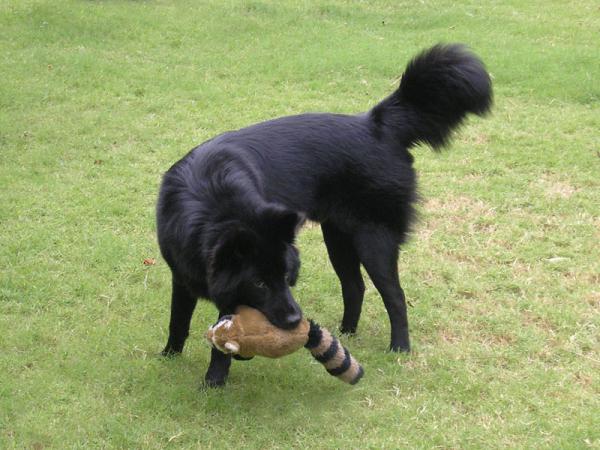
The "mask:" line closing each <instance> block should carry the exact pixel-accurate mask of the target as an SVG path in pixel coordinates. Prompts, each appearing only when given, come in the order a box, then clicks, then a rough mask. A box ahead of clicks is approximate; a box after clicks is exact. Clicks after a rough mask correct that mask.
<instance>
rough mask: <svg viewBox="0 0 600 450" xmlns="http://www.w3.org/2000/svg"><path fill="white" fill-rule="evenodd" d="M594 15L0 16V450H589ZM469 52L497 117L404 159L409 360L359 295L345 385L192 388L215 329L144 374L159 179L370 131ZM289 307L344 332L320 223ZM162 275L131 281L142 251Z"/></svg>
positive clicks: (335, 4) (384, 11) (221, 12)
mask: <svg viewBox="0 0 600 450" xmlns="http://www.w3.org/2000/svg"><path fill="white" fill-rule="evenodd" d="M598 12H599V11H598V5H597V3H596V2H593V1H588V0H582V1H579V2H576V3H572V2H561V1H543V2H542V1H537V0H536V1H530V2H521V1H506V2H496V1H490V2H476V1H465V2H459V3H458V4H457V2H451V1H446V0H443V1H442V0H440V1H436V2H432V1H421V2H408V1H388V2H384V1H373V2H358V1H357V2H350V1H342V0H330V1H327V2H293V1H289V0H288V1H281V2H260V1H239V2H238V1H223V2H222V1H216V0H215V1H202V2H196V1H191V0H187V1H186V0H181V1H177V2H170V1H164V0H163V1H161V0H157V1H152V2H150V1H135V2H134V1H54V2H50V1H42V0H39V1H38V0H36V1H32V0H22V1H17V0H3V1H1V2H0V46H1V47H0V48H1V51H2V60H1V61H0V76H1V79H2V82H1V83H0V186H1V190H0V195H1V201H0V259H1V261H2V270H1V271H0V330H1V334H0V378H1V379H2V382H1V383H0V448H26V447H27V448H35V449H41V448H84V447H85V448H100V447H101V448H240V447H244V448H293V447H298V448H373V449H379V448H432V447H443V448H506V447H512V448H536V449H537V448H586V447H592V448H600V431H599V430H600V377H599V375H598V374H599V373H600V371H599V369H600V368H599V366H600V342H599V336H600V314H599V312H600V311H599V310H600V288H599V285H600V251H599V246H598V242H599V239H600V206H599V205H600V195H599V192H600V191H599V188H600V181H599V179H600V178H599V177H598V173H599V169H600V154H599V153H598V152H599V150H600V140H599V135H598V129H600V108H599V103H598V102H599V100H600V80H599V76H600V59H599V58H598V47H597V36H598V29H599V27H600V19H599V18H598V17H599V16H598ZM438 41H452V42H453V41H458V42H465V43H467V44H469V45H470V46H471V47H472V48H473V49H474V50H475V51H476V52H477V53H478V54H480V55H481V57H482V58H483V60H484V61H485V62H486V63H487V65H488V68H489V70H490V72H491V73H492V75H493V79H494V83H495V94H496V106H495V109H494V113H493V115H492V116H491V117H490V118H487V119H477V120H471V121H469V123H468V125H467V126H465V127H464V128H463V129H462V131H461V132H460V133H459V134H458V135H457V136H456V139H455V141H454V144H453V146H452V148H451V149H450V150H449V151H447V152H443V153H441V154H433V153H431V152H430V151H429V150H428V149H426V148H421V149H417V150H416V151H415V152H414V153H415V156H416V160H417V166H418V169H419V171H420V179H421V193H422V196H423V198H424V200H423V203H422V204H421V207H420V210H421V220H420V223H419V225H418V227H417V228H416V231H415V233H414V236H413V239H412V240H411V242H410V243H409V244H408V245H406V246H405V247H404V248H403V251H402V255H401V259H400V263H399V270H400V274H401V277H402V279H403V284H404V287H405V290H406V293H407V296H408V298H409V299H410V301H411V303H412V305H413V307H412V308H410V321H411V328H412V340H413V346H414V351H413V353H412V354H410V355H408V356H403V355H397V354H391V353H386V352H385V351H384V350H385V348H386V346H387V343H388V322H387V318H386V317H385V310H384V308H383V305H382V302H381V300H380V298H379V297H378V295H377V292H376V291H375V290H374V289H373V287H372V285H370V284H369V286H368V289H367V294H366V300H365V310H364V313H363V318H362V321H361V324H360V327H359V333H358V335H357V336H356V337H353V338H343V341H344V342H345V343H346V344H347V345H348V346H349V348H350V349H351V350H352V352H353V353H354V354H355V356H356V357H357V358H358V359H359V360H360V361H361V362H362V363H363V365H364V367H365V369H366V376H365V378H364V379H363V381H361V383H360V384H359V385H357V386H356V387H349V386H346V385H343V384H342V383H340V382H339V381H337V380H335V379H334V378H332V377H330V376H329V375H327V374H326V373H325V371H324V370H323V369H322V368H321V367H320V366H317V365H314V364H311V362H310V357H309V355H308V354H307V353H305V352H299V353H296V354H294V355H291V356H289V357H287V358H284V359H281V360H276V361H269V360H254V361H252V362H250V363H235V364H234V366H233V368H232V372H231V376H230V380H229V384H228V386H227V388H226V389H223V390H198V386H199V382H200V379H201V377H202V376H203V373H204V370H205V369H206V367H207V363H208V357H209V352H208V350H207V347H206V345H205V344H204V343H203V341H202V334H203V332H204V330H205V329H206V328H207V327H208V326H209V325H210V324H211V323H212V322H213V321H214V319H215V312H214V310H213V308H212V307H211V306H210V305H208V304H202V305H201V306H200V307H199V309H198V311H197V313H196V315H195V317H194V322H193V327H192V328H193V330H192V335H191V338H190V340H189V343H188V346H187V348H186V351H185V353H184V355H183V356H182V357H181V358H177V359H174V360H164V359H160V358H158V357H157V356H156V355H157V352H158V351H159V349H160V348H161V347H162V345H163V344H164V342H165V339H166V334H167V331H166V325H167V320H168V308H169V305H168V303H169V302H168V297H169V274H168V269H167V267H166V265H165V263H164V261H163V260H161V259H160V258H159V254H158V248H157V245H156V239H155V225H154V203H155V199H156V193H157V187H158V183H159V181H160V176H161V174H162V173H163V172H164V171H165V170H166V169H167V168H168V167H169V166H170V164H172V163H173V162H174V161H176V160H177V159H178V158H179V157H180V156H182V155H183V154H184V153H185V152H186V151H187V150H188V149H190V148H191V147H193V146H194V145H196V144H197V143H199V142H201V141H203V140H205V139H207V138H209V137H211V136H213V135H215V134H217V133H219V132H222V131H224V130H227V129H232V128H238V127H241V126H244V125H246V124H250V123H253V122H256V121H259V120H262V119H266V118H270V117H274V116H280V115H285V114H292V113H297V112H303V111H336V112H358V111H364V110H366V109H368V108H369V107H370V106H372V105H373V104H374V103H375V102H376V101H378V100H379V99H381V98H383V96H385V95H386V94H387V93H389V92H390V91H391V90H392V89H393V85H394V84H395V83H396V81H397V77H398V75H399V74H400V73H401V71H402V69H403V67H404V64H405V63H406V61H407V59H408V58H409V57H410V56H412V55H413V54H415V53H416V52H417V51H418V50H420V49H422V48H424V47H426V46H429V45H431V44H433V43H435V42H438ZM299 247H300V249H301V252H302V261H303V269H302V275H301V280H300V282H299V285H298V287H297V288H296V290H295V295H296V296H297V298H298V299H300V302H301V304H302V306H303V308H304V310H305V313H306V314H307V315H308V316H310V317H313V318H315V319H316V320H318V321H319V322H321V323H322V324H323V325H325V326H327V327H330V328H332V329H333V328H335V327H336V326H337V324H338V321H339V319H340V317H341V312H342V303H341V301H340V296H341V294H340V288H339V286H338V284H337V280H336V278H335V275H334V273H333V270H332V269H331V267H330V265H329V262H328V260H327V257H326V251H325V248H324V246H323V243H322V240H321V237H320V232H319V229H318V227H316V226H314V227H308V228H306V229H305V230H304V231H303V232H302V234H301V236H300V238H299ZM148 257H152V258H157V263H156V265H154V266H144V265H143V264H142V261H143V259H144V258H148Z"/></svg>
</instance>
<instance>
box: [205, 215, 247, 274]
mask: <svg viewBox="0 0 600 450" xmlns="http://www.w3.org/2000/svg"><path fill="white" fill-rule="evenodd" d="M255 251H256V235H255V234H254V233H253V232H251V231H250V230H248V229H246V228H243V227H242V226H233V227H231V228H229V229H228V230H226V231H224V232H223V234H222V235H221V236H220V238H219V240H218V241H217V244H216V245H215V248H214V249H213V254H212V261H211V272H212V273H218V272H222V271H228V272H232V271H239V270H240V269H241V268H242V266H243V264H244V261H245V260H247V259H248V257H250V256H251V255H252V254H253V253H254V252H255Z"/></svg>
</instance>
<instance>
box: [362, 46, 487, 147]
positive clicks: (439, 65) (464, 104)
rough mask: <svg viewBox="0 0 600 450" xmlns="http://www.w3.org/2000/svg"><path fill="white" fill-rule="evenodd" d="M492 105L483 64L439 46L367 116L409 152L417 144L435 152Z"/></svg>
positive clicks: (459, 50) (459, 49) (414, 65)
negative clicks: (456, 130) (464, 123)
mask: <svg viewBox="0 0 600 450" xmlns="http://www.w3.org/2000/svg"><path fill="white" fill-rule="evenodd" d="M491 105H492V82H491V80H490V77H489V75H488V73H487V71H486V69H485V66H484V65H483V63H482V62H481V60H480V59H479V58H478V57H477V56H476V55H474V54H473V53H471V52H470V51H469V50H467V48H466V47H464V46H463V45H460V44H451V45H443V44H438V45H436V46H434V47H432V48H430V49H428V50H425V51H424V52H422V53H421V54H419V55H417V56H416V57H415V58H414V59H413V60H412V61H411V62H410V63H408V66H407V67H406V70H405V71H404V74H403V75H402V80H401V81H400V86H399V87H398V89H397V90H396V91H395V92H394V93H393V94H392V95H390V96H389V97H387V98H386V99H385V100H383V101H382V102H381V103H379V104H378V105H377V106H375V108H373V109H372V110H371V112H370V114H371V118H372V120H373V121H374V122H375V124H376V126H378V127H382V128H385V131H390V132H391V133H392V134H394V135H396V136H397V137H398V138H399V139H401V140H402V141H403V144H404V145H406V146H407V147H411V146H413V145H415V144H417V143H419V142H424V143H427V144H429V145H431V146H432V147H433V148H434V149H439V148H441V147H443V146H444V145H446V144H447V143H448V141H449V138H450V133H451V132H452V130H453V129H454V128H456V127H458V126H459V125H460V124H461V122H462V121H463V119H464V118H465V116H466V115H467V114H468V113H473V114H477V115H480V116H482V115H484V114H485V113H487V112H488V111H489V109H490V107H491Z"/></svg>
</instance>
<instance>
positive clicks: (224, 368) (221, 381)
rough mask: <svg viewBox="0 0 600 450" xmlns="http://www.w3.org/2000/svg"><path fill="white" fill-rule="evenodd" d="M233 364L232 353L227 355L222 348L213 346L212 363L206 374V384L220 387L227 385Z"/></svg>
mask: <svg viewBox="0 0 600 450" xmlns="http://www.w3.org/2000/svg"><path fill="white" fill-rule="evenodd" d="M230 366H231V355H226V354H225V353H223V352H222V351H221V350H218V349H216V348H214V347H213V349H212V351H211V353H210V364H209V366H208V370H207V371H206V375H205V376H204V382H205V385H206V386H208V387H219V386H223V385H225V382H226V381H227V376H228V375H229V367H230Z"/></svg>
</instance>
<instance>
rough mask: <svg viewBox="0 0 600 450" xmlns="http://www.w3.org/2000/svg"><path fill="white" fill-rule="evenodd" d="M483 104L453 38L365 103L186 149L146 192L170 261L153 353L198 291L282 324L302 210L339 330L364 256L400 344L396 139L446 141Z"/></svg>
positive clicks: (487, 101) (180, 337)
mask: <svg viewBox="0 0 600 450" xmlns="http://www.w3.org/2000/svg"><path fill="white" fill-rule="evenodd" d="M491 103H492V90H491V81H490V78H489V76H488V73H487V72H486V70H485V68H484V66H483V64H482V63H481V61H480V60H479V59H478V58H477V57H476V56H475V55H473V54H472V53H470V52H468V51H467V50H466V49H465V48H464V47H462V46H460V45H437V46H435V47H433V48H431V49H429V50H427V51H425V52H423V53H421V54H420V55H419V56H417V57H416V58H415V59H413V60H412V61H411V62H410V63H409V64H408V66H407V68H406V70H405V72H404V75H403V76H402V81H401V82H400V86H399V88H398V90H396V91H395V92H394V93H393V94H392V95H390V96H389V97H388V98H386V99H385V100H383V101H382V102H381V103H379V104H378V105H377V106H375V107H374V108H373V109H372V110H371V111H369V112H367V113H364V114H359V115H353V116H352V115H341V114H302V115H298V116H292V117H284V118H280V119H275V120H271V121H268V122H264V123H260V124H257V125H253V126H250V127H248V128H243V129H241V130H239V131H232V132H227V133H224V134H222V135H220V136H217V137H216V138H214V139H212V140H209V141H207V142H205V143H204V144H202V145H200V146H198V147H196V148H194V149H193V150H192V151H191V152H190V153H188V154H187V155H186V156H185V157H184V158H183V159H182V160H181V161H179V162H177V163H176V164H175V165H174V166H173V167H171V168H170V169H169V171H168V172H167V173H166V174H165V176H164V179H163V182H162V186H161V190H160V197H159V200H158V212H157V220H158V240H159V244H160V248H161V251H162V254H163V256H164V258H165V260H166V261H167V263H168V264H169V266H170V268H171V270H172V274H173V294H172V300H171V320H170V324H169V340H168V342H167V345H166V347H165V349H164V351H163V354H166V355H168V354H174V353H180V352H181V351H182V349H183V345H184V343H185V340H186V338H187V336H188V331H189V326H190V319H191V317H192V313H193V311H194V307H195V306H196V301H197V298H198V297H203V298H207V299H210V300H211V301H213V302H214V303H215V304H216V306H217V308H218V310H219V315H224V314H231V313H232V312H233V310H234V309H235V307H236V306H237V305H239V304H246V305H250V306H253V307H255V308H258V309H259V310H261V311H262V312H263V313H264V314H265V315H266V316H267V317H268V318H269V320H270V321H271V322H272V323H273V324H274V325H276V326H278V327H281V328H292V327H294V326H295V325H296V324H297V323H298V322H299V321H300V319H301V317H302V313H301V310H300V308H299V307H298V305H297V304H296V302H295V300H294V298H293V297H292V294H291V292H290V286H293V285H294V283H295V281H296V278H297V276H298V269H299V266H300V262H299V259H298V252H297V250H296V249H295V248H294V246H293V243H294V237H295V234H296V231H297V230H298V228H299V226H300V225H301V224H302V222H303V220H304V217H308V218H309V219H310V220H314V221H317V222H320V223H321V228H322V230H323V237H324V239H325V244H326V246H327V250H328V252H329V257H330V259H331V263H332V264H333V267H334V269H335V272H336V273H337V275H338V277H339V279H340V282H341V285H342V293H343V298H344V316H343V319H342V324H341V331H342V332H348V333H353V332H355V331H356V327H357V324H358V319H359V317H360V312H361V306H362V302H363V294H364V289H365V287H364V283H363V279H362V276H361V272H360V265H361V264H362V265H363V266H364V267H365V269H366V271H367V273H368V274H369V276H370V278H371V280H372V281H373V283H374V285H375V287H376V288H377V290H378V291H379V293H380V294H381V296H382V298H383V302H384V304H385V307H386V309H387V312H388V315H389V319H390V323H391V343H390V348H391V350H393V351H398V350H400V351H409V349H410V344H409V336H408V320H407V314H406V303H405V299H404V292H403V291H402V288H401V287H400V282H399V278H398V271H397V259H398V247H399V245H400V244H401V243H402V242H403V241H404V240H405V238H406V236H407V232H408V231H409V227H410V225H411V222H412V220H413V217H414V209H413V204H414V202H415V200H416V176H415V172H414V169H413V167H412V162H413V157H412V155H411V154H410V153H409V151H408V150H409V149H410V148H411V147H412V146H414V145H415V144H417V143H419V142H424V143H427V144H429V145H431V146H432V147H433V148H434V149H435V148H440V147H442V146H444V145H445V144H446V143H447V142H448V140H449V136H450V133H451V131H452V130H453V129H454V128H455V127H457V126H458V125H460V123H461V121H462V120H463V119H464V118H465V116H466V115H467V113H474V114H478V115H483V114H484V113H486V112H487V111H488V110H489V108H490V106H491ZM230 364H231V359H230V356H229V355H225V354H223V353H221V352H219V351H218V350H216V349H214V350H213V351H212V358H211V362H210V367H209V369H208V372H207V374H206V382H207V384H209V385H221V384H223V383H224V382H225V379H226V377H227V374H228V371H229V366H230Z"/></svg>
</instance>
